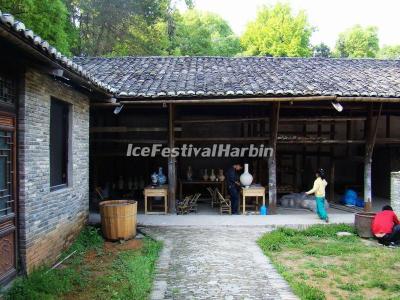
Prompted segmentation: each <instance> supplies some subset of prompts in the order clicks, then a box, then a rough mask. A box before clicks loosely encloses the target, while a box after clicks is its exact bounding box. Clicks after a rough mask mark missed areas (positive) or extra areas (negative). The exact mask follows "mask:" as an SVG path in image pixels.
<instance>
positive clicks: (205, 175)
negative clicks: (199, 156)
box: [203, 169, 208, 181]
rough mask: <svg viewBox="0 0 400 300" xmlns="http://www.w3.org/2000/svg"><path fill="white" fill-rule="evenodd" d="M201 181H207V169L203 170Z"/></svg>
mask: <svg viewBox="0 0 400 300" xmlns="http://www.w3.org/2000/svg"><path fill="white" fill-rule="evenodd" d="M203 180H204V181H207V180H208V173H207V169H205V170H204V174H203Z"/></svg>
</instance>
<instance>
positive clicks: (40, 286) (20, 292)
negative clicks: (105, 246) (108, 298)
mask: <svg viewBox="0 0 400 300" xmlns="http://www.w3.org/2000/svg"><path fill="white" fill-rule="evenodd" d="M81 280H82V278H81V277H80V275H79V273H78V272H77V271H75V270H73V269H60V270H49V269H48V268H39V269H37V270H35V271H33V272H32V273H31V274H30V275H29V276H28V277H20V278H18V279H16V280H15V282H14V283H13V285H12V287H11V288H10V289H9V290H8V291H7V294H6V295H5V299H6V300H20V299H21V300H31V299H32V300H36V299H44V300H46V299H57V298H58V297H57V296H60V295H62V294H64V293H67V292H69V291H71V290H72V289H73V287H74V286H75V285H79V284H80V282H81Z"/></svg>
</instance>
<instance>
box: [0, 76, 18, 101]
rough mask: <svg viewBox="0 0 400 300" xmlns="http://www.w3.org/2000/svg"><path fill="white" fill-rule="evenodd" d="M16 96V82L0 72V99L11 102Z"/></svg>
mask: <svg viewBox="0 0 400 300" xmlns="http://www.w3.org/2000/svg"><path fill="white" fill-rule="evenodd" d="M16 97H17V89H16V82H15V80H13V79H12V78H10V77H6V76H3V75H2V74H0V101H1V102H2V103H9V104H13V103H14V102H15V99H16Z"/></svg>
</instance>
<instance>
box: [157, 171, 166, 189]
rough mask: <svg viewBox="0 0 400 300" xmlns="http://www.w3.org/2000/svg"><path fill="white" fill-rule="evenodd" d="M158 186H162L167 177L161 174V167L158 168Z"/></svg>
mask: <svg viewBox="0 0 400 300" xmlns="http://www.w3.org/2000/svg"><path fill="white" fill-rule="evenodd" d="M157 175H158V185H163V184H165V183H166V182H167V177H166V176H165V175H164V174H163V171H162V167H159V168H158V174H157Z"/></svg>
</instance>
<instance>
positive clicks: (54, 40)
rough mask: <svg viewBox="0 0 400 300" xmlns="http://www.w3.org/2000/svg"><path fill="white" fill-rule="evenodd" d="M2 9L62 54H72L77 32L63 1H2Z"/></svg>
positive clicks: (0, 3)
mask: <svg viewBox="0 0 400 300" xmlns="http://www.w3.org/2000/svg"><path fill="white" fill-rule="evenodd" d="M0 8H1V10H2V11H3V12H10V13H11V14H13V15H14V16H15V17H16V18H18V19H19V20H21V21H22V22H24V24H25V25H26V27H27V28H30V29H32V30H33V31H34V32H35V33H36V34H38V35H40V36H41V37H42V38H43V39H45V40H47V41H48V42H49V43H50V44H51V45H53V46H54V47H56V48H57V49H58V50H59V51H61V52H62V53H64V54H67V55H69V54H71V51H70V47H71V43H72V41H73V39H74V36H75V32H74V29H73V28H72V27H71V23H70V21H69V14H68V10H67V8H66V6H65V4H64V3H63V1H62V0H0Z"/></svg>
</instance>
